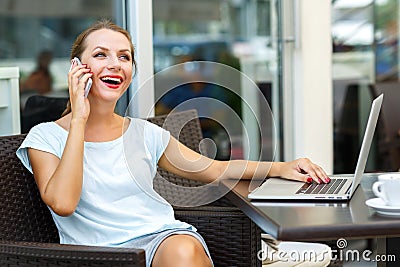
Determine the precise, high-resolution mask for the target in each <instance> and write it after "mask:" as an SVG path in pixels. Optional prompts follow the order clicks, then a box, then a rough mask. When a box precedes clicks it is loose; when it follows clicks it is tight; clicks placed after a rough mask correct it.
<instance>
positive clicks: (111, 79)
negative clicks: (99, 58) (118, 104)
mask: <svg viewBox="0 0 400 267" xmlns="http://www.w3.org/2000/svg"><path fill="white" fill-rule="evenodd" d="M102 80H103V81H111V82H115V83H121V79H119V78H114V77H104V78H102Z"/></svg>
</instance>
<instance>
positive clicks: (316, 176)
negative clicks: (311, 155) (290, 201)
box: [280, 158, 331, 183]
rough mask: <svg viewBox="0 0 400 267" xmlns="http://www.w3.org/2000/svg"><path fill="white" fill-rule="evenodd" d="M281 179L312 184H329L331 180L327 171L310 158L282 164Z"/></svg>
mask: <svg viewBox="0 0 400 267" xmlns="http://www.w3.org/2000/svg"><path fill="white" fill-rule="evenodd" d="M282 164H283V166H282V167H281V175H280V176H281V177H284V178H287V179H291V180H298V181H303V182H308V183H311V182H312V181H315V182H317V183H329V182H330V180H331V179H330V178H329V177H328V175H327V174H326V173H325V171H324V170H323V169H322V168H321V167H320V166H318V165H317V164H315V163H313V162H312V161H311V160H309V159H308V158H300V159H296V160H293V161H289V162H282Z"/></svg>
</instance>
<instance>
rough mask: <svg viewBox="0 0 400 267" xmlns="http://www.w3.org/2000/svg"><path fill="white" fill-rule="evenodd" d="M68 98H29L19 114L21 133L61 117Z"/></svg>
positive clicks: (36, 96) (37, 96)
mask: <svg viewBox="0 0 400 267" xmlns="http://www.w3.org/2000/svg"><path fill="white" fill-rule="evenodd" d="M67 102H68V97H50V96H42V95H33V96H30V97H29V98H28V99H27V101H26V104H25V107H24V109H23V110H22V113H21V132H22V133H27V132H28V131H29V130H30V129H31V128H32V127H33V126H35V125H36V124H39V123H41V122H48V121H54V120H57V119H59V118H60V117H61V114H62V113H63V111H64V110H65V108H66V106H67Z"/></svg>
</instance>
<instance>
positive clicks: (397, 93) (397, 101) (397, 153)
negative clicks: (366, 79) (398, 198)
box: [370, 81, 400, 171]
mask: <svg viewBox="0 0 400 267" xmlns="http://www.w3.org/2000/svg"><path fill="white" fill-rule="evenodd" d="M370 90H371V92H372V95H373V97H377V96H378V95H380V94H382V93H383V94H384V98H383V104H382V110H381V115H380V117H381V119H380V122H381V124H382V127H381V135H383V136H382V138H381V139H382V140H380V142H379V145H380V146H381V149H384V150H386V151H387V152H388V156H389V167H388V168H389V169H386V170H385V171H397V170H399V168H400V136H399V130H400V116H399V114H400V82H398V81H397V82H396V81H395V82H384V83H377V84H374V85H371V86H370Z"/></svg>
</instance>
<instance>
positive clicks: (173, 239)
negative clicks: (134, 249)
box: [152, 235, 211, 267]
mask: <svg viewBox="0 0 400 267" xmlns="http://www.w3.org/2000/svg"><path fill="white" fill-rule="evenodd" d="M152 266H153V267H158V266H163V267H166V266H174V267H178V266H187V267H188V266H211V261H210V258H209V257H208V255H207V253H206V252H205V250H204V248H203V246H202V244H201V243H200V242H199V240H197V239H196V238H194V237H192V236H190V235H172V236H170V237H168V238H166V239H165V240H164V241H163V242H162V243H161V244H160V246H159V247H158V249H157V251H156V253H155V255H154V258H153V264H152Z"/></svg>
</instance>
